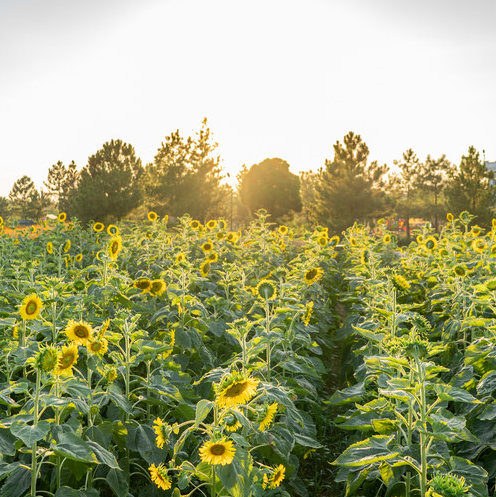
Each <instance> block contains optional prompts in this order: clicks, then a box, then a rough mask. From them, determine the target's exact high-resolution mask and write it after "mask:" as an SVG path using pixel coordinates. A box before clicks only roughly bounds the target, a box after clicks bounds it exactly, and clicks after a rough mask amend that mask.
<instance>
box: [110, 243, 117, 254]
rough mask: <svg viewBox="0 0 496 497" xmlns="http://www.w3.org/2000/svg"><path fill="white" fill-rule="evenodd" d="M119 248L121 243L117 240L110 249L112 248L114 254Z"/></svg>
mask: <svg viewBox="0 0 496 497" xmlns="http://www.w3.org/2000/svg"><path fill="white" fill-rule="evenodd" d="M118 248H119V244H118V243H117V242H114V243H113V244H112V247H111V249H110V250H111V251H112V253H113V254H115V253H116V252H117V249H118Z"/></svg>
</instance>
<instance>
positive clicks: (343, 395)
mask: <svg viewBox="0 0 496 497" xmlns="http://www.w3.org/2000/svg"><path fill="white" fill-rule="evenodd" d="M365 394H366V391H365V385H364V383H363V382H362V383H357V384H356V385H353V386H351V387H348V388H345V389H344V390H337V391H336V392H334V394H333V395H332V397H331V399H330V402H331V404H334V405H337V406H339V405H343V404H349V403H351V402H357V401H359V400H361V399H362V398H363V397H364V396H365Z"/></svg>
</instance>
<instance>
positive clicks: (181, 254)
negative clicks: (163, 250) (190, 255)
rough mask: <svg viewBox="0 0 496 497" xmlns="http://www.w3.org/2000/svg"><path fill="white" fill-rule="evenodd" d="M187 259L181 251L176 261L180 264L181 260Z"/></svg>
mask: <svg viewBox="0 0 496 497" xmlns="http://www.w3.org/2000/svg"><path fill="white" fill-rule="evenodd" d="M185 261H186V256H185V255H184V252H179V254H177V255H176V262H177V263H178V264H181V262H185Z"/></svg>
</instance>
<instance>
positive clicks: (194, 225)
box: [189, 219, 201, 230]
mask: <svg viewBox="0 0 496 497" xmlns="http://www.w3.org/2000/svg"><path fill="white" fill-rule="evenodd" d="M189 225H190V227H191V228H193V229H194V230H199V229H200V228H201V223H200V221H197V220H196V219H193V220H192V221H190V223H189Z"/></svg>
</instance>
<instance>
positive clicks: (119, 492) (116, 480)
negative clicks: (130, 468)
mask: <svg viewBox="0 0 496 497" xmlns="http://www.w3.org/2000/svg"><path fill="white" fill-rule="evenodd" d="M107 483H108V484H109V486H110V488H111V489H112V491H113V492H114V494H115V495H116V496H117V497H127V494H128V493H129V485H128V484H127V478H126V474H125V473H124V471H121V470H119V469H111V470H110V471H109V472H108V474H107Z"/></svg>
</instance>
